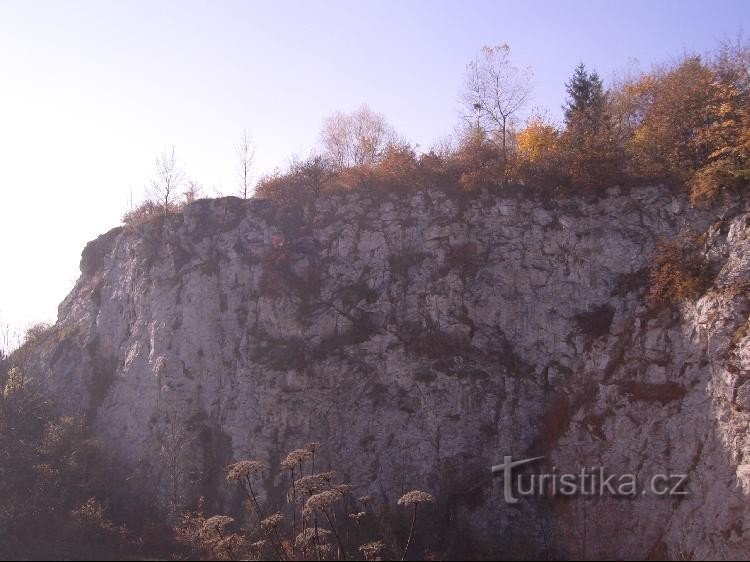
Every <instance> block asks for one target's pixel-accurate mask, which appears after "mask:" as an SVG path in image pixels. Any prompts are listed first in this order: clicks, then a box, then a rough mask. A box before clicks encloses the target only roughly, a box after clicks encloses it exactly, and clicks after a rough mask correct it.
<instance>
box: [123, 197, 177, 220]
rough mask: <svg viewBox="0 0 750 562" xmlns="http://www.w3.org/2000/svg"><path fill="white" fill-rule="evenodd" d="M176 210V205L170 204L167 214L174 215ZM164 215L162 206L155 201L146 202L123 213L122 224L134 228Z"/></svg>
mask: <svg viewBox="0 0 750 562" xmlns="http://www.w3.org/2000/svg"><path fill="white" fill-rule="evenodd" d="M178 210H179V208H178V206H177V205H176V204H170V206H169V208H168V209H167V214H169V213H176V212H177V211H178ZM164 214H165V212H164V205H162V204H161V203H157V202H155V201H151V200H146V201H144V202H143V203H141V204H140V205H138V206H137V207H135V208H134V209H131V210H130V211H128V212H127V213H125V214H124V215H123V217H122V222H123V223H124V224H126V225H128V226H136V225H139V224H143V223H146V222H148V221H150V220H152V219H154V218H156V217H163V216H164Z"/></svg>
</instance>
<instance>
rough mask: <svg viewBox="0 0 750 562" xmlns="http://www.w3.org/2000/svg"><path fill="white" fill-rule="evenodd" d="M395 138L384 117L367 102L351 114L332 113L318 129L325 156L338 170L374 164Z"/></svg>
mask: <svg viewBox="0 0 750 562" xmlns="http://www.w3.org/2000/svg"><path fill="white" fill-rule="evenodd" d="M396 138H397V137H396V133H395V131H394V129H393V127H392V126H391V125H390V124H389V123H388V122H387V121H386V119H385V116H383V115H382V114H380V113H375V112H374V111H372V110H371V109H370V108H369V107H367V106H366V105H363V106H362V107H360V108H359V109H358V110H357V111H355V112H353V113H341V112H337V113H334V114H333V115H331V116H330V117H328V118H327V119H326V120H325V122H324V123H323V130H322V131H321V142H322V144H323V149H324V152H325V156H326V157H327V158H328V159H329V160H330V162H331V163H332V164H333V166H334V167H335V168H338V169H342V168H347V167H350V166H362V165H368V164H374V163H375V162H377V161H378V160H379V159H380V157H381V156H382V154H383V152H384V150H385V149H386V147H387V146H388V145H389V144H391V143H393V142H395V141H396Z"/></svg>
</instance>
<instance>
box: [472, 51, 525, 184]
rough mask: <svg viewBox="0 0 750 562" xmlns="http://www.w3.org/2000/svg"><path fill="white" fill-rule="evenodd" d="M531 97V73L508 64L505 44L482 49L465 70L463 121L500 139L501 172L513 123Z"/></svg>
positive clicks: (508, 53)
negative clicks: (474, 124)
mask: <svg viewBox="0 0 750 562" xmlns="http://www.w3.org/2000/svg"><path fill="white" fill-rule="evenodd" d="M530 94H531V71H530V70H529V69H528V68H518V67H516V66H514V65H513V64H512V63H511V61H510V47H509V46H508V45H505V44H503V45H497V46H494V47H491V46H485V47H484V48H483V49H482V52H481V54H480V55H479V56H478V57H477V58H475V59H474V60H473V61H471V62H470V63H469V64H468V65H467V67H466V74H465V78H464V93H463V96H462V101H463V105H464V107H465V110H466V114H465V118H466V119H467V120H468V121H470V122H474V120H476V126H477V127H478V128H479V127H481V128H483V129H484V130H485V131H487V132H488V133H491V134H493V135H494V136H496V137H499V139H500V145H501V154H502V168H503V169H504V168H505V163H506V161H507V158H508V135H509V130H510V126H511V125H512V120H513V118H514V116H515V115H516V113H517V112H518V111H519V110H520V109H521V108H522V107H523V106H524V105H525V104H526V102H527V101H528V99H529V95H530ZM503 182H504V178H503Z"/></svg>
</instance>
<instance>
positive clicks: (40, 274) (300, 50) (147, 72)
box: [0, 0, 750, 345]
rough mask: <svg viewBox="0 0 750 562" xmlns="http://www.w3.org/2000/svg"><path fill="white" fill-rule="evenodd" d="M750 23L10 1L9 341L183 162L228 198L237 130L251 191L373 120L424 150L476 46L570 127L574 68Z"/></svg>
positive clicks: (606, 67)
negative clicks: (493, 50) (165, 172)
mask: <svg viewBox="0 0 750 562" xmlns="http://www.w3.org/2000/svg"><path fill="white" fill-rule="evenodd" d="M654 4H655V5H654ZM749 22H750V1H747V0H745V1H713V2H708V1H705V2H695V1H669V2H667V1H663V2H655V1H654V0H651V1H637V2H634V1H628V2H623V1H622V0H619V1H602V0H596V1H595V0H591V1H589V2H583V1H579V2H571V1H566V2H562V1H560V2H530V1H524V2H519V1H514V2H503V1H493V2H470V1H466V0H463V1H459V0H456V1H454V2H438V1H430V2H417V1H408V0H400V1H379V2H364V1H362V2H360V1H352V0H350V1H348V2H332V1H330V2H329V1H322V0H321V1H315V2H313V1H306V2H303V1H299V2H277V1H273V2H271V1H267V2H262V3H261V2H251V1H245V2H228V1H223V2H222V1H205V2H198V1H187V0H181V1H174V2H159V1H156V0H151V1H147V2H146V1H144V2H140V1H132V0H131V1H122V2H114V1H106V0H98V1H90V2H81V1H74V0H70V1H62V0H60V1H58V2H44V1H40V0H22V1H8V0H0V247H1V248H2V269H0V272H1V273H0V326H2V325H8V324H9V325H11V326H12V327H13V328H14V329H23V328H24V327H26V326H28V325H30V324H32V323H34V322H37V321H50V322H53V321H54V320H55V318H56V314H57V305H58V304H59V302H60V301H61V300H62V299H63V298H64V296H65V294H66V293H67V292H68V291H69V290H70V288H71V287H72V285H73V283H74V281H75V279H76V277H77V276H78V263H79V259H80V253H81V250H82V249H83V246H84V245H85V243H86V242H87V241H88V240H91V239H93V238H95V237H96V236H97V235H99V234H101V233H103V232H105V231H107V230H109V229H110V228H112V227H114V226H117V225H118V224H119V222H120V217H121V216H122V214H123V212H124V211H125V210H126V208H127V204H128V200H129V198H130V194H131V192H132V193H133V197H134V198H135V199H136V200H138V199H140V198H141V197H142V194H143V188H144V186H145V185H146V184H147V182H148V180H149V178H150V177H151V175H152V170H153V163H154V158H155V157H156V155H157V154H158V153H160V152H162V151H164V150H167V149H169V148H170V147H171V146H172V145H174V146H175V148H176V154H177V158H178V160H179V162H180V163H181V164H182V167H183V169H184V170H185V172H186V173H187V175H188V176H189V177H190V178H192V179H194V180H196V181H198V182H200V183H201V184H203V185H204V187H205V188H206V191H207V192H208V194H214V193H218V192H221V193H225V194H229V193H232V192H233V191H235V189H236V182H235V172H236V158H235V152H234V146H235V145H236V143H237V141H238V140H239V137H240V136H241V134H242V131H243V129H247V130H248V131H249V132H250V133H251V134H252V136H253V139H254V142H255V144H256V147H257V153H256V175H257V174H259V173H262V172H268V171H271V170H273V169H274V168H275V167H276V166H283V165H284V163H285V162H286V161H287V160H288V158H289V157H290V156H291V155H293V154H299V155H302V156H304V155H306V154H307V153H309V151H310V150H311V149H312V148H313V147H314V146H315V144H316V143H317V140H318V132H319V129H320V125H321V123H322V121H323V119H324V118H325V117H326V116H327V115H329V114H330V113H332V112H333V111H335V110H345V111H349V110H353V109H355V108H356V107H358V106H359V105H361V104H362V103H367V104H368V105H370V107H371V108H372V109H374V110H376V111H379V112H382V113H384V114H385V115H386V116H387V117H388V119H389V120H390V121H391V123H392V124H393V125H394V126H395V128H396V129H397V131H398V132H400V133H401V134H402V135H403V136H404V137H406V138H407V139H409V140H411V141H412V142H414V143H418V144H419V145H420V146H421V147H424V148H427V147H429V146H430V145H431V144H432V143H433V142H434V141H435V140H437V139H439V138H440V137H443V136H444V135H446V134H447V133H449V132H450V131H451V130H452V129H453V127H454V125H455V124H456V122H457V118H458V117H457V116H458V102H457V100H458V95H459V91H460V86H461V81H462V75H463V70H464V67H465V64H466V62H467V61H469V60H470V59H471V58H472V57H473V56H474V55H475V54H476V53H477V52H478V51H479V50H480V49H481V47H482V45H485V44H498V43H508V44H509V45H510V46H511V49H512V57H513V59H514V61H515V62H516V64H518V65H519V66H531V67H532V69H533V70H534V74H535V91H534V99H533V101H532V105H537V106H541V107H545V108H548V109H549V110H550V112H551V114H552V115H553V116H559V114H560V104H561V103H562V101H563V98H564V83H565V81H566V80H567V78H568V77H569V75H570V73H571V72H572V69H573V67H574V66H575V65H576V64H577V63H578V62H580V61H583V62H585V63H586V64H587V65H588V66H590V67H594V68H596V69H597V70H599V72H600V74H601V75H602V76H603V77H604V78H605V79H606V78H608V77H610V76H611V75H612V73H613V72H615V71H618V70H621V69H624V68H627V67H628V66H629V65H631V64H633V62H632V61H638V63H639V65H640V67H641V68H648V67H649V66H650V65H651V64H652V63H654V62H659V61H664V60H669V59H674V58H675V57H678V56H680V55H681V54H684V53H686V52H698V53H704V52H706V51H708V50H710V49H712V48H714V47H715V46H716V44H717V42H718V41H719V40H721V39H722V38H724V37H732V38H733V37H736V36H737V35H738V33H740V32H741V31H742V29H743V28H744V29H746V30H747V29H748V27H749V26H748V23H749ZM1 344H2V340H1V336H0V345H1Z"/></svg>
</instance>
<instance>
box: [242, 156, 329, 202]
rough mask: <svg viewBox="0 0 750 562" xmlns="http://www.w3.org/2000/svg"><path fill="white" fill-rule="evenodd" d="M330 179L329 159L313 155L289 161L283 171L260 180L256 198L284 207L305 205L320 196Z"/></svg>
mask: <svg viewBox="0 0 750 562" xmlns="http://www.w3.org/2000/svg"><path fill="white" fill-rule="evenodd" d="M332 177H333V170H332V167H331V165H330V163H329V162H328V160H326V159H325V158H324V157H322V156H320V155H314V156H311V157H310V158H308V159H307V160H304V161H296V160H295V161H292V162H291V163H290V165H289V169H288V170H287V171H285V172H281V171H278V172H276V173H274V174H271V175H269V176H264V177H262V178H261V179H260V181H258V186H257V188H256V189H255V197H257V198H259V199H273V200H276V201H278V202H280V203H281V204H282V205H285V206H304V205H308V204H310V203H312V202H313V201H315V199H317V198H318V197H319V196H320V194H321V192H322V191H323V189H324V188H325V187H326V185H327V184H328V183H329V182H330V181H331V178H332Z"/></svg>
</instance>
